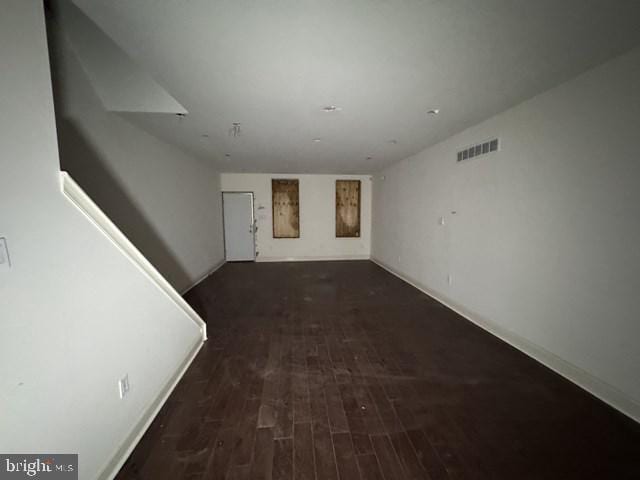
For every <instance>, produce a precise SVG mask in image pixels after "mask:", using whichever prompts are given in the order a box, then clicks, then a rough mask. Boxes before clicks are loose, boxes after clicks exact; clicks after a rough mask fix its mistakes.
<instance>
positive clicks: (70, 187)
mask: <svg viewBox="0 0 640 480" xmlns="http://www.w3.org/2000/svg"><path fill="white" fill-rule="evenodd" d="M60 180H61V181H60V183H61V187H62V193H63V194H64V195H65V196H66V197H67V198H68V199H69V200H70V201H71V202H72V203H73V204H74V205H75V206H76V207H77V208H78V209H79V210H80V211H81V212H82V213H83V214H84V215H85V217H87V219H89V221H90V222H91V223H93V225H95V227H96V228H97V229H98V230H100V231H101V232H102V234H103V235H104V236H105V237H107V238H108V239H109V240H110V241H111V243H113V244H114V245H115V247H116V248H118V250H120V252H122V254H123V255H124V256H125V257H127V259H128V260H129V261H130V262H131V263H132V264H133V265H134V266H135V267H136V268H137V269H138V270H139V271H140V272H142V273H143V274H144V275H145V276H146V277H147V278H148V279H149V280H150V281H151V283H153V284H154V285H155V286H156V288H158V290H160V291H161V292H163V293H164V294H165V295H166V296H167V297H168V298H169V299H170V300H171V301H172V302H173V303H174V304H175V305H176V306H177V307H178V308H179V309H180V310H182V311H183V312H184V313H185V314H186V315H187V316H188V317H189V318H190V319H191V320H192V321H193V322H194V323H195V324H196V325H197V326H198V327H199V328H200V332H201V335H202V340H203V341H205V340H206V339H207V325H206V323H205V322H204V321H203V320H202V318H200V316H199V315H198V314H197V313H196V312H195V310H193V308H191V306H190V305H189V304H188V303H187V302H186V301H185V300H184V299H183V298H182V297H181V296H180V294H179V293H178V292H177V291H176V289H175V288H173V286H172V285H171V284H170V283H169V282H168V281H167V280H166V279H165V278H164V277H163V276H162V274H160V272H158V270H157V269H156V268H155V267H154V266H153V265H152V264H151V262H149V260H147V259H146V257H145V256H144V255H143V254H142V253H141V252H140V250H138V249H137V248H136V247H135V245H134V244H133V243H132V242H131V241H130V240H129V239H128V238H127V237H126V235H125V234H124V233H122V232H121V231H120V229H119V228H118V227H117V226H116V225H115V224H114V223H113V222H112V221H111V219H109V217H108V216H107V215H105V213H104V212H103V211H102V210H101V209H100V207H98V206H97V205H96V204H95V203H94V201H93V200H91V197H89V195H87V194H86V193H85V192H84V190H82V188H80V186H79V185H78V184H77V183H76V182H75V181H74V180H73V178H71V176H70V175H69V174H68V173H67V172H60Z"/></svg>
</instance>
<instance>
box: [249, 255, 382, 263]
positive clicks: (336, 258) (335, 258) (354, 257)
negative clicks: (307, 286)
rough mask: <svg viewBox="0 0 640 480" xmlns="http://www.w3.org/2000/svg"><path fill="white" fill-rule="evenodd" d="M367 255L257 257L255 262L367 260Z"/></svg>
mask: <svg viewBox="0 0 640 480" xmlns="http://www.w3.org/2000/svg"><path fill="white" fill-rule="evenodd" d="M370 258H371V257H369V255H344V256H333V257H262V256H258V257H257V258H256V262H331V261H340V260H369V259H370Z"/></svg>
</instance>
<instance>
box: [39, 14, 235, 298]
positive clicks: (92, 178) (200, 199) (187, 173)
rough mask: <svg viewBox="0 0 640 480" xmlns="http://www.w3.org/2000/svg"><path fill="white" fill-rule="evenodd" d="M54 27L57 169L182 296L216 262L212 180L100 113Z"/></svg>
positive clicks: (197, 162)
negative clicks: (94, 204)
mask: <svg viewBox="0 0 640 480" xmlns="http://www.w3.org/2000/svg"><path fill="white" fill-rule="evenodd" d="M57 26H58V25H57V24H56V23H54V24H53V28H52V35H51V40H52V43H53V47H52V51H53V62H52V63H53V73H54V96H55V99H56V117H57V122H58V140H59V145H60V157H61V164H62V168H63V169H64V170H67V171H69V173H71V175H72V176H73V177H74V179H75V180H76V181H77V182H78V183H79V184H80V185H81V186H82V188H83V189H84V190H85V191H86V192H87V193H88V194H89V195H90V196H91V197H92V198H93V200H94V201H95V202H96V203H97V204H98V205H99V206H100V207H101V208H102V209H103V210H104V211H105V212H106V213H107V215H109V216H110V217H111V219H112V220H113V221H114V222H115V223H116V224H117V225H118V226H119V227H120V229H121V230H122V231H123V232H124V233H125V234H126V235H127V236H128V237H129V239H131V240H132V241H133V243H134V244H135V245H136V246H137V247H138V248H139V249H140V250H141V251H142V252H143V253H144V254H145V256H146V257H147V258H148V259H149V260H150V261H151V262H152V263H153V264H154V265H155V266H156V268H158V269H159V270H160V272H161V273H162V274H163V275H164V276H165V277H166V278H167V279H168V280H169V282H171V283H172V284H173V285H174V287H176V288H177V289H178V290H180V291H183V290H185V289H186V288H188V287H190V286H192V285H193V284H194V283H196V282H197V281H198V280H199V279H201V278H202V277H203V276H205V275H206V274H207V273H209V272H210V271H211V270H213V269H215V268H216V267H217V266H219V264H220V263H221V262H222V261H223V259H224V244H223V238H222V206H221V196H220V175H219V174H218V173H217V172H216V171H215V169H214V167H213V165H212V164H210V163H208V162H207V161H205V160H203V159H198V158H194V157H191V156H189V155H187V154H185V153H183V152H181V151H180V150H178V149H177V148H175V147H173V146H171V145H169V144H167V143H165V142H163V141H161V140H159V139H158V138H156V137H154V136H152V135H150V134H148V133H146V132H144V131H142V130H140V129H139V128H137V127H136V126H134V125H133V124H131V123H130V122H128V121H127V120H125V119H124V118H123V117H121V116H119V115H118V114H115V113H112V112H107V111H105V109H104V107H103V106H102V104H101V102H100V99H99V98H98V96H97V95H96V93H95V91H94V89H93V87H92V85H91V83H90V81H89V79H88V78H87V76H86V75H85V73H84V71H83V69H82V67H81V65H80V63H79V62H78V60H77V58H76V56H75V54H74V53H73V51H72V50H71V49H70V48H69V44H68V41H66V38H64V35H62V34H61V32H60V31H59V29H58V30H56V27H57ZM177 122H179V120H178V119H177V118H176V123H177Z"/></svg>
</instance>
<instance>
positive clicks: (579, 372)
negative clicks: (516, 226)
mask: <svg viewBox="0 0 640 480" xmlns="http://www.w3.org/2000/svg"><path fill="white" fill-rule="evenodd" d="M371 261H372V262H374V263H376V264H377V265H379V266H380V267H382V268H384V269H385V270H387V271H388V272H389V273H392V274H393V275H395V276H396V277H398V278H399V279H401V280H403V281H405V282H406V283H408V284H409V285H411V286H413V287H415V288H417V289H418V290H420V291H421V292H423V293H425V294H427V295H429V296H430V297H431V298H433V299H435V300H437V301H438V302H440V303H442V304H443V305H445V306H447V307H449V308H450V309H451V310H453V311H454V312H456V313H458V314H459V315H461V316H463V317H464V318H466V319H467V320H469V321H470V322H472V323H475V324H476V325H478V326H479V327H480V328H482V329H484V330H486V331H487V332H489V333H491V334H492V335H495V336H496V337H498V338H500V339H501V340H503V341H504V342H507V343H508V344H509V345H511V346H513V347H515V348H517V349H518V350H520V351H521V352H523V353H525V354H526V355H528V356H529V357H531V358H533V359H534V360H536V361H538V362H540V363H542V364H543V365H545V366H546V367H548V368H550V369H551V370H553V371H554V372H556V373H558V374H559V375H562V376H563V377H564V378H566V379H567V380H569V381H571V382H572V383H575V384H576V385H578V386H579V387H581V388H583V389H584V390H586V391H588V392H589V393H591V394H592V395H594V396H595V397H597V398H599V399H600V400H602V401H603V402H605V403H607V404H608V405H610V406H612V407H613V408H615V409H616V410H618V411H620V412H622V413H623V414H625V415H627V416H628V417H630V418H632V419H633V420H635V421H636V422H640V403H638V402H637V401H636V400H635V399H634V398H632V397H630V396H629V395H627V394H626V393H624V392H622V391H620V390H619V389H617V388H616V387H614V386H613V385H610V384H609V383H607V382H605V381H604V380H602V379H600V378H598V377H596V376H595V375H593V374H591V373H589V372H587V371H585V370H583V369H582V368H580V367H578V366H577V365H574V364H573V363H570V362H568V361H566V360H564V359H562V358H560V357H558V356H557V355H556V354H554V353H552V352H550V351H548V350H546V349H544V348H543V347H541V346H539V345H537V344H535V343H533V342H530V341H529V340H527V339H525V338H523V337H521V336H520V335H518V334H516V333H514V332H512V331H510V330H508V329H506V328H504V327H501V326H500V325H496V324H495V323H494V322H491V321H490V320H487V319H485V318H482V317H481V316H480V315H477V314H475V313H473V312H470V311H469V310H467V309H466V308H464V307H462V306H461V305H458V304H456V303H455V302H454V301H452V300H451V299H449V298H447V297H445V296H443V295H441V294H439V293H436V292H434V291H433V290H430V289H429V288H427V287H425V286H424V285H422V284H421V283H420V282H418V281H417V280H415V279H412V278H411V277H408V276H406V275H404V274H402V273H400V272H398V271H396V270H395V269H393V268H392V267H390V266H388V265H387V264H385V263H384V262H382V261H381V260H378V259H377V258H374V257H371Z"/></svg>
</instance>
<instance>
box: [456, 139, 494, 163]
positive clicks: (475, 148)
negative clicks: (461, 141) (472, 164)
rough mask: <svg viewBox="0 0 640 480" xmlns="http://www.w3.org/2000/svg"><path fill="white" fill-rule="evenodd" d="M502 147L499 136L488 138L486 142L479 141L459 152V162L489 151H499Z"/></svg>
mask: <svg viewBox="0 0 640 480" xmlns="http://www.w3.org/2000/svg"><path fill="white" fill-rule="evenodd" d="M499 147H500V144H499V142H498V139H497V138H494V139H492V140H487V141H486V142H482V143H478V144H477V145H471V146H470V147H466V148H464V149H463V150H460V151H459V152H458V153H457V160H458V162H462V161H463V160H469V159H471V158H475V157H479V156H480V155H486V154H487V153H493V152H497V151H498V149H499Z"/></svg>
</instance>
